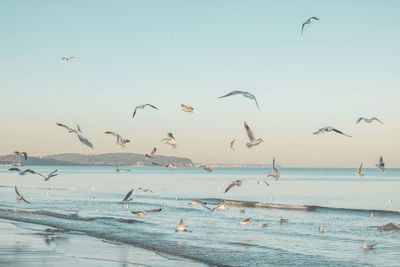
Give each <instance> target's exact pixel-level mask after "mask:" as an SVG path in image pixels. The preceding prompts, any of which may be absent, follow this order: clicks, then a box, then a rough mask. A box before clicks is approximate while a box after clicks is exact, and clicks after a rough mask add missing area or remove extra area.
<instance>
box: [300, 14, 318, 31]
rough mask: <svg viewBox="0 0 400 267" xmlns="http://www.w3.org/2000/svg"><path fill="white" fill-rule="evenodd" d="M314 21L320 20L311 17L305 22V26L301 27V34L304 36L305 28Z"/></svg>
mask: <svg viewBox="0 0 400 267" xmlns="http://www.w3.org/2000/svg"><path fill="white" fill-rule="evenodd" d="M312 19H313V20H319V18H317V17H311V18H309V19H308V20H306V22H304V23H303V25H302V26H301V34H303V30H304V26H305V25H307V24H310V23H311V20H312Z"/></svg>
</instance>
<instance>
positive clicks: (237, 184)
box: [224, 180, 243, 194]
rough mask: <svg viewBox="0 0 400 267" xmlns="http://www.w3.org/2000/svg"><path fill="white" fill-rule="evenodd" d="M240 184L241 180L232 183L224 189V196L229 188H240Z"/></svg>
mask: <svg viewBox="0 0 400 267" xmlns="http://www.w3.org/2000/svg"><path fill="white" fill-rule="evenodd" d="M242 182H243V181H241V180H236V181H233V182H232V183H231V184H230V185H228V187H227V188H226V189H225V192H224V194H225V193H226V192H228V191H229V190H231V188H232V187H234V186H241V185H242Z"/></svg>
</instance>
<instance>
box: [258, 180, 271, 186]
mask: <svg viewBox="0 0 400 267" xmlns="http://www.w3.org/2000/svg"><path fill="white" fill-rule="evenodd" d="M257 183H258V184H265V185H267V186H269V183H268V182H267V181H258V182H257Z"/></svg>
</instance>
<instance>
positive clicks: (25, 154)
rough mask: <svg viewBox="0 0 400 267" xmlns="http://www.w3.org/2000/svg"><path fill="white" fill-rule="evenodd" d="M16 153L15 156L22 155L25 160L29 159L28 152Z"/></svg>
mask: <svg viewBox="0 0 400 267" xmlns="http://www.w3.org/2000/svg"><path fill="white" fill-rule="evenodd" d="M14 153H15V155H18V156H21V155H22V156H24V159H25V160H27V159H28V153H26V152H19V151H14Z"/></svg>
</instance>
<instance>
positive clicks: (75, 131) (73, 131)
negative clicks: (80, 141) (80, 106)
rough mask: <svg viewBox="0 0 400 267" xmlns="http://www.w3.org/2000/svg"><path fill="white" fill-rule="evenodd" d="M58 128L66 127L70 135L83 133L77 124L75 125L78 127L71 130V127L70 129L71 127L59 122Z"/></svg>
mask: <svg viewBox="0 0 400 267" xmlns="http://www.w3.org/2000/svg"><path fill="white" fill-rule="evenodd" d="M56 124H57V125H58V126H61V127H64V128H65V129H67V131H68V132H69V133H76V134H77V133H81V132H82V130H81V128H80V127H79V125H78V123H77V122H75V124H76V127H75V128H71V127H69V126H67V125H65V124H63V123H59V122H57V123H56Z"/></svg>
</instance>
